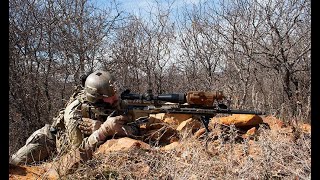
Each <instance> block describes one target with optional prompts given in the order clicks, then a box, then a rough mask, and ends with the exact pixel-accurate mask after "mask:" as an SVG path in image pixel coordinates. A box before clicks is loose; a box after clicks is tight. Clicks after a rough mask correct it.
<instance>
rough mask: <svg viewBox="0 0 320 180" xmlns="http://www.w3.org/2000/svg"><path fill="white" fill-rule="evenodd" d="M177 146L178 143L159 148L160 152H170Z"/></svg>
mask: <svg viewBox="0 0 320 180" xmlns="http://www.w3.org/2000/svg"><path fill="white" fill-rule="evenodd" d="M179 145H180V143H179V142H173V143H171V144H168V145H166V146H163V147H161V148H160V150H164V151H168V150H172V149H175V148H177V147H178V146H179Z"/></svg>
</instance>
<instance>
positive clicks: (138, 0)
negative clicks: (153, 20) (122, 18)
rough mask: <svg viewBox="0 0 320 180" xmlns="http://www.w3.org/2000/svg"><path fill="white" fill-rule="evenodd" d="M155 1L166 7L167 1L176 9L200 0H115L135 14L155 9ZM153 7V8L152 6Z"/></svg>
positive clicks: (104, 0) (102, 2)
mask: <svg viewBox="0 0 320 180" xmlns="http://www.w3.org/2000/svg"><path fill="white" fill-rule="evenodd" d="M96 1H97V2H98V3H99V4H104V3H107V4H109V3H110V0H96ZM156 1H157V2H159V4H160V5H161V6H163V7H167V5H168V3H172V2H173V4H172V8H173V10H174V11H175V10H177V9H179V8H180V7H183V6H184V5H187V6H189V7H191V6H192V5H193V4H198V3H199V2H201V0H116V2H117V3H119V5H120V8H121V9H123V10H124V11H126V12H128V13H132V14H135V15H139V14H142V15H143V14H144V13H146V12H149V11H150V10H151V9H153V10H155V8H154V7H156ZM152 7H153V8H152Z"/></svg>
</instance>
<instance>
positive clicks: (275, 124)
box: [263, 116, 285, 129]
mask: <svg viewBox="0 0 320 180" xmlns="http://www.w3.org/2000/svg"><path fill="white" fill-rule="evenodd" d="M263 122H264V123H267V124H268V125H269V126H270V129H280V128H284V127H285V125H284V123H283V121H281V120H280V119H277V118H276V117H273V116H267V117H265V118H263Z"/></svg>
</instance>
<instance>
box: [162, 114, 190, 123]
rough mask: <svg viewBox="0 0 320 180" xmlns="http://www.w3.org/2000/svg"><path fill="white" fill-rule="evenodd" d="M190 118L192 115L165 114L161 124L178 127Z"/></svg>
mask: <svg viewBox="0 0 320 180" xmlns="http://www.w3.org/2000/svg"><path fill="white" fill-rule="evenodd" d="M190 118H192V114H165V116H164V120H163V122H165V123H168V124H172V125H178V124H180V123H181V122H183V121H185V120H187V119H190Z"/></svg>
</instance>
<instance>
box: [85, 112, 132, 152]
mask: <svg viewBox="0 0 320 180" xmlns="http://www.w3.org/2000/svg"><path fill="white" fill-rule="evenodd" d="M128 119H129V118H128V117H127V116H122V115H120V116H115V117H108V118H107V120H106V121H105V122H104V123H103V124H101V126H100V128H99V129H98V130H96V131H94V132H93V133H92V134H91V135H90V136H89V137H88V142H89V144H90V145H89V146H94V145H96V144H97V143H99V142H103V141H105V140H106V139H107V137H110V136H132V135H136V134H137V130H136V129H134V128H133V127H132V126H129V125H125V124H126V123H127V122H128Z"/></svg>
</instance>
